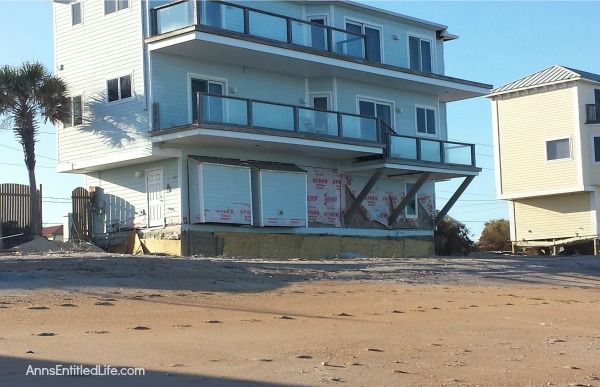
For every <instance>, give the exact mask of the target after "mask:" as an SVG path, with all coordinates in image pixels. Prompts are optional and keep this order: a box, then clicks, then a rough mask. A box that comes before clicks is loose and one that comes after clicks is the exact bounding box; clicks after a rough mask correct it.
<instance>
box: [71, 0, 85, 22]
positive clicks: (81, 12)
mask: <svg viewBox="0 0 600 387" xmlns="http://www.w3.org/2000/svg"><path fill="white" fill-rule="evenodd" d="M75 4H79V18H80V19H81V21H80V22H79V23H78V24H73V5H75ZM69 5H70V9H69V16H71V17H70V19H71V23H70V24H71V28H73V29H75V28H81V27H83V0H79V1H74V2H72V3H70V4H69Z"/></svg>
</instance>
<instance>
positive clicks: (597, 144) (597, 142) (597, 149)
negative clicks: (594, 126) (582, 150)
mask: <svg viewBox="0 0 600 387" xmlns="http://www.w3.org/2000/svg"><path fill="white" fill-rule="evenodd" d="M594 161H595V162H596V163H600V136H594Z"/></svg>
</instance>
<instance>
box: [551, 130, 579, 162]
mask: <svg viewBox="0 0 600 387" xmlns="http://www.w3.org/2000/svg"><path fill="white" fill-rule="evenodd" d="M563 140H569V157H561V158H558V159H552V160H549V159H548V143H549V142H556V141H563ZM544 153H545V155H546V163H547V164H555V163H560V162H565V161H573V137H572V136H568V137H550V138H547V139H546V140H544Z"/></svg>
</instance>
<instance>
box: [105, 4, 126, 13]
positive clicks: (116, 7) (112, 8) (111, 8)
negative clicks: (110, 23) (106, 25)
mask: <svg viewBox="0 0 600 387" xmlns="http://www.w3.org/2000/svg"><path fill="white" fill-rule="evenodd" d="M127 8H129V0H104V14H105V15H108V14H109V13H115V12H117V11H120V10H122V9H127Z"/></svg>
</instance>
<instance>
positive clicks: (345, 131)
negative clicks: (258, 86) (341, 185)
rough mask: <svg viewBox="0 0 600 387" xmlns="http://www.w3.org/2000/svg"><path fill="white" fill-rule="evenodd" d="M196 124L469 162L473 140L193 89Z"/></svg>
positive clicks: (394, 155) (408, 157)
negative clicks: (415, 132)
mask: <svg viewBox="0 0 600 387" xmlns="http://www.w3.org/2000/svg"><path fill="white" fill-rule="evenodd" d="M197 97H198V105H197V107H196V108H197V117H199V118H200V119H199V120H198V121H199V122H200V123H203V124H217V125H226V126H232V127H244V128H252V129H261V130H268V131H273V132H279V133H296V134H306V135H311V136H314V137H323V138H324V139H332V138H338V139H344V140H354V141H364V142H369V143H376V144H383V145H385V147H386V150H385V152H386V153H385V157H386V158H389V159H397V160H410V161H418V162H427V163H435V164H451V165H462V166H472V167H474V166H475V145H473V144H466V143H460V142H453V141H440V140H432V139H428V138H421V137H412V136H404V135H399V134H397V133H396V132H395V131H394V129H392V128H391V127H390V126H388V125H387V124H386V123H385V122H383V121H382V120H381V119H378V118H374V117H367V116H361V115H358V114H349V113H341V112H335V111H329V110H319V109H313V108H308V107H304V106H294V105H286V104H281V103H274V102H265V101H257V100H251V99H245V98H237V97H230V96H224V95H218V94H208V93H198V95H197Z"/></svg>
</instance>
